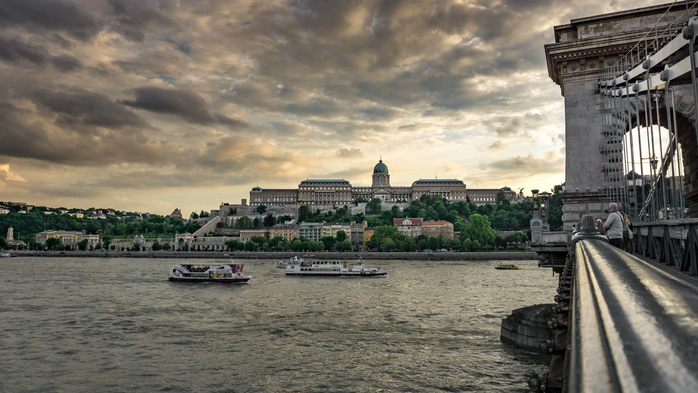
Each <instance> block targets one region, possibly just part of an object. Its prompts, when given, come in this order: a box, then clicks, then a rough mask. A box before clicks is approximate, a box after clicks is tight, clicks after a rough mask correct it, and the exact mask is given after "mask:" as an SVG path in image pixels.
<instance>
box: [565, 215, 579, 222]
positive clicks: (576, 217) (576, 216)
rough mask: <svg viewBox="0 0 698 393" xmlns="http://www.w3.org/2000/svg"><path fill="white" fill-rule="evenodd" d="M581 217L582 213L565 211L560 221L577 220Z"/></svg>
mask: <svg viewBox="0 0 698 393" xmlns="http://www.w3.org/2000/svg"><path fill="white" fill-rule="evenodd" d="M581 219H582V215H581V214H579V213H565V214H563V215H562V221H564V222H569V221H579V220H581Z"/></svg>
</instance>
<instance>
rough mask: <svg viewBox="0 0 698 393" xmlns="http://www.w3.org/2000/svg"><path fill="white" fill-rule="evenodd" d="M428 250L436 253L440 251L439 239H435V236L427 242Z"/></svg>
mask: <svg viewBox="0 0 698 393" xmlns="http://www.w3.org/2000/svg"><path fill="white" fill-rule="evenodd" d="M427 248H428V249H430V250H432V251H436V250H438V249H439V239H437V238H435V237H434V236H432V237H430V238H429V240H427Z"/></svg>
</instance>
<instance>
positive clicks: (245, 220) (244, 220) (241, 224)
mask: <svg viewBox="0 0 698 393" xmlns="http://www.w3.org/2000/svg"><path fill="white" fill-rule="evenodd" d="M251 226H252V221H251V220H250V218H249V217H247V216H242V217H240V218H238V220H237V222H236V223H235V228H238V229H248V228H250V227H251Z"/></svg>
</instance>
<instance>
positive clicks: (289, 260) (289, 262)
mask: <svg viewBox="0 0 698 393" xmlns="http://www.w3.org/2000/svg"><path fill="white" fill-rule="evenodd" d="M301 262H303V259H301V258H298V257H293V258H286V259H284V260H283V261H278V262H276V267H278V268H279V269H286V266H288V265H294V264H297V263H301Z"/></svg>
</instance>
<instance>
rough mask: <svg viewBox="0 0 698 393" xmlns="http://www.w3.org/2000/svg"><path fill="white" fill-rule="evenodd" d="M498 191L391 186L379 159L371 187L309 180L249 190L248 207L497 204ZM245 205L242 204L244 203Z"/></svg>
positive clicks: (441, 184)
mask: <svg viewBox="0 0 698 393" xmlns="http://www.w3.org/2000/svg"><path fill="white" fill-rule="evenodd" d="M501 190H503V191H504V193H505V195H506V197H507V199H509V200H510V201H512V202H513V201H516V197H517V195H516V192H514V191H512V190H511V188H509V187H504V188H502V189H501ZM499 191H500V189H470V190H467V189H466V187H465V183H463V181H462V180H458V179H419V180H417V181H415V182H414V183H412V186H411V187H393V186H391V185H390V173H389V172H388V166H387V165H385V164H384V163H383V160H382V159H381V160H380V161H379V162H378V164H376V166H375V167H374V168H373V182H372V185H371V187H353V186H352V185H351V183H349V181H348V180H336V179H317V180H315V179H308V180H303V181H301V182H300V184H299V185H298V188H297V189H295V188H294V189H264V188H261V187H254V188H253V189H252V190H251V191H250V206H253V207H255V206H259V205H265V206H267V207H273V206H283V205H293V206H296V205H297V204H306V205H313V206H315V205H325V206H327V205H334V206H342V205H348V204H353V203H357V202H361V201H364V202H368V201H370V200H371V199H373V198H378V199H380V200H381V201H382V202H383V203H386V204H400V203H410V202H412V201H414V200H416V199H419V197H420V196H422V195H424V194H427V195H440V196H441V197H443V198H444V199H445V200H447V201H449V202H460V201H463V202H465V201H466V200H467V199H466V198H467V197H470V200H471V201H472V202H473V203H475V204H478V205H484V204H486V203H496V202H497V193H498V192H499ZM243 204H244V203H243Z"/></svg>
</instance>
